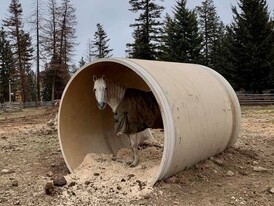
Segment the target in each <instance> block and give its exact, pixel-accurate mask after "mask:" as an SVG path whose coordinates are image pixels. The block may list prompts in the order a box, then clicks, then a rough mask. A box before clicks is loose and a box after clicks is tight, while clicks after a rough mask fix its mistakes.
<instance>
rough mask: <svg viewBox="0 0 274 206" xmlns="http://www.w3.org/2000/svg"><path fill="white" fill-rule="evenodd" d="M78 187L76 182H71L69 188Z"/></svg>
mask: <svg viewBox="0 0 274 206" xmlns="http://www.w3.org/2000/svg"><path fill="white" fill-rule="evenodd" d="M75 185H76V182H71V183H69V185H68V186H69V187H73V186H75Z"/></svg>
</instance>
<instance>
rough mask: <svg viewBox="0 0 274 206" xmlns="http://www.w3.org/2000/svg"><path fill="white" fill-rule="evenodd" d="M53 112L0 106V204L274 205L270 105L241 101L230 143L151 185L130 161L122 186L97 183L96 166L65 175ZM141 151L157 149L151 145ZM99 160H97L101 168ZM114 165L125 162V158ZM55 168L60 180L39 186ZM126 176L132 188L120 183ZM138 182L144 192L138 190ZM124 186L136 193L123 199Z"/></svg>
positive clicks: (272, 112) (273, 116)
mask: <svg viewBox="0 0 274 206" xmlns="http://www.w3.org/2000/svg"><path fill="white" fill-rule="evenodd" d="M54 113H55V110H54V109H49V108H42V109H26V110H23V111H21V112H14V113H0V206H2V205H3V206H4V205H35V206H36V205H39V206H40V205H41V206H42V205H188V206H190V205H191V206H192V205H193V206H199V205H201V206H202V205H205V206H207V205H214V206H215V205H220V206H223V205H248V206H249V205H250V206H252V205H254V206H257V205H268V206H273V205H274V106H265V107H242V127H241V133H240V137H239V140H238V141H237V143H236V145H235V146H234V147H231V148H229V149H227V150H226V151H225V152H222V153H221V154H219V155H217V156H215V157H212V158H210V159H207V160H205V161H202V162H200V163H199V164H196V165H194V166H193V167H190V168H187V169H185V170H184V171H182V172H180V173H179V174H177V175H175V176H173V177H171V178H169V179H167V180H165V181H161V182H158V183H157V184H156V185H155V187H153V188H148V187H146V184H145V183H144V182H143V181H142V179H136V178H137V177H136V176H135V173H134V169H131V170H130V169H129V170H130V174H129V175H127V176H126V177H122V178H121V179H120V181H121V183H120V185H121V186H116V185H115V188H113V187H112V189H111V188H108V186H107V185H101V186H100V185H96V184H99V183H100V182H101V184H102V182H103V181H97V182H96V179H95V177H96V178H97V177H98V178H101V180H102V179H106V178H105V177H104V176H102V174H103V173H102V174H101V173H94V172H93V173H91V176H92V178H90V179H89V178H88V179H85V180H84V181H80V180H79V179H77V177H76V176H75V175H74V176H73V175H69V174H68V173H69V171H68V169H67V168H66V165H65V163H64V160H63V157H62V154H61V150H60V147H59V143H58V137H57V132H56V127H55V125H54V123H53V122H52V119H54V117H55V114H54ZM49 120H50V121H49ZM144 151H149V152H157V151H156V150H155V149H153V148H145V149H144ZM90 158H91V159H93V160H94V159H95V160H100V163H105V162H108V161H109V159H108V158H111V160H112V162H113V161H114V162H118V163H119V164H121V161H119V156H118V157H114V156H109V157H104V158H102V157H101V158H97V157H93V156H91V157H90ZM96 158H97V159H96ZM113 158H115V159H113ZM109 163H110V162H108V164H109ZM106 167H107V166H106V165H105V166H104V167H103V166H102V167H100V168H101V169H102V170H107V169H108V168H106ZM121 167H124V168H126V164H123V165H122V166H121ZM148 167H149V166H140V169H147V168H148ZM137 169H138V168H137ZM116 173H119V171H116ZM76 174H77V173H76ZM104 174H105V173H104ZM112 174H113V176H114V174H115V173H112ZM112 174H110V175H112ZM56 176H66V179H67V184H66V186H64V187H56V186H52V185H49V187H47V190H45V187H46V185H47V183H51V182H52V180H53V179H56V178H55V177H56ZM134 178H135V180H134V181H135V183H132V184H131V182H130V179H134ZM138 178H139V177H138ZM127 183H128V185H129V186H130V187H131V189H130V190H131V191H126V190H125V188H126V184H127ZM95 186H96V187H95ZM136 188H137V190H134V189H136ZM144 188H145V189H147V191H148V192H146V193H145V195H141V194H140V195H139V193H138V192H139V191H141V190H142V189H144ZM100 189H103V190H100ZM145 189H144V190H143V191H145ZM98 190H99V191H100V193H101V196H100V193H99V194H98ZM105 191H108V192H105ZM46 192H47V193H48V194H46ZM130 192H131V193H130ZM83 193H86V195H85V198H82V197H83ZM129 194H135V195H136V197H135V198H128V199H123V196H127V195H129ZM96 195H97V196H96ZM87 196H89V197H90V198H87ZM93 196H96V197H97V199H96V201H94V199H92V197H93ZM116 197H117V198H119V199H118V200H119V201H116V200H117V199H115V198H116Z"/></svg>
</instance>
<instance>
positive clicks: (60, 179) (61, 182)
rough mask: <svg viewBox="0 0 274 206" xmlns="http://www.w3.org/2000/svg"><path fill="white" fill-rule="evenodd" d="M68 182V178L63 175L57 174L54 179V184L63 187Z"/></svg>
mask: <svg viewBox="0 0 274 206" xmlns="http://www.w3.org/2000/svg"><path fill="white" fill-rule="evenodd" d="M66 184H67V180H66V179H65V178H64V177H63V176H57V177H55V178H54V180H53V185H54V186H57V187H63V186H64V185H66Z"/></svg>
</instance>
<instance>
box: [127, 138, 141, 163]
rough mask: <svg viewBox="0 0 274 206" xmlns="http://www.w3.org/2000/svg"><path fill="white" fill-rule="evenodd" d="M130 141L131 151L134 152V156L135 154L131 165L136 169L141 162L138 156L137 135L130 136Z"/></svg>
mask: <svg viewBox="0 0 274 206" xmlns="http://www.w3.org/2000/svg"><path fill="white" fill-rule="evenodd" d="M129 139H130V144H131V150H132V154H133V160H132V161H131V162H130V163H129V164H130V167H135V166H136V165H137V164H138V162H139V160H140V157H139V154H138V139H137V133H134V134H130V135H129Z"/></svg>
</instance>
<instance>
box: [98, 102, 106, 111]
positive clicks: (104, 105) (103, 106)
mask: <svg viewBox="0 0 274 206" xmlns="http://www.w3.org/2000/svg"><path fill="white" fill-rule="evenodd" d="M97 106H98V108H99V109H101V110H102V109H105V108H106V103H105V102H97Z"/></svg>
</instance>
